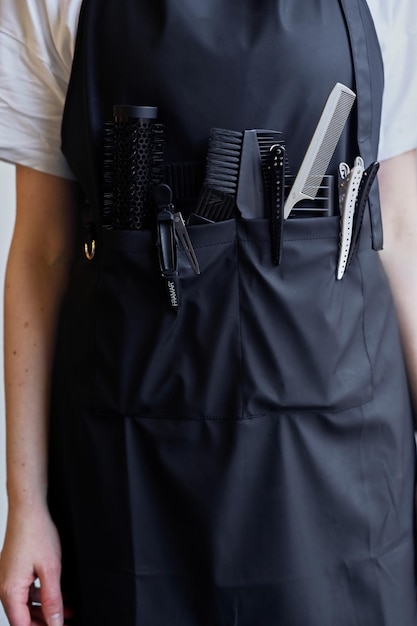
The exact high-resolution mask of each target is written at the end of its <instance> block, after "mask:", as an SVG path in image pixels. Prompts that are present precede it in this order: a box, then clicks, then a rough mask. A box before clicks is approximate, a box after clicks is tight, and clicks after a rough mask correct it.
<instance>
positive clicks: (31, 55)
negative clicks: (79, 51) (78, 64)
mask: <svg viewBox="0 0 417 626" xmlns="http://www.w3.org/2000/svg"><path fill="white" fill-rule="evenodd" d="M78 10H79V6H78V5H77V3H74V2H73V1H71V0H60V2H56V1H54V2H52V0H44V1H43V2H42V1H39V0H26V1H25V2H22V3H20V2H19V3H17V2H15V0H1V2H0V159H3V160H6V161H9V162H12V163H19V164H21V165H25V166H27V167H31V168H34V169H37V170H39V171H42V172H46V173H48V174H54V175H56V176H62V177H65V178H73V175H72V173H71V171H70V169H69V166H68V164H67V162H66V160H65V157H64V156H63V154H62V152H61V121H62V113H63V108H64V103H65V96H66V91H67V86H68V81H69V76H70V72H71V63H72V55H73V46H74V34H75V28H76V23H77V19H78Z"/></svg>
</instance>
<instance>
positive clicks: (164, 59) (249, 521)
mask: <svg viewBox="0 0 417 626" xmlns="http://www.w3.org/2000/svg"><path fill="white" fill-rule="evenodd" d="M347 25H349V30H348V29H347ZM365 41H366V42H367V44H366V45H367V54H363V45H364V42H365ZM318 42H319V44H320V45H319V44H318ZM375 42H376V40H375V35H374V32H373V28H372V24H371V23H370V21H369V14H368V12H367V9H366V6H364V5H363V3H362V2H361V0H358V2H350V3H349V5H347V3H346V4H345V3H341V4H338V3H331V2H328V1H327V0H326V1H325V0H316V1H315V2H311V3H308V4H307V5H306V3H305V2H304V0H300V1H299V2H272V1H270V2H266V3H263V4H262V6H261V5H260V4H259V2H258V3H255V2H254V1H249V0H247V1H246V2H239V3H238V2H228V3H227V4H226V3H221V2H218V1H217V0H212V1H211V2H199V1H197V0H193V1H192V2H191V0H189V1H181V2H177V1H176V2H173V1H172V2H171V1H168V0H165V1H164V2H162V1H157V2H155V1H153V2H150V1H149V2H147V1H141V2H136V1H135V2H134V1H133V0H118V2H117V3H115V2H113V1H110V0H87V1H85V2H84V5H83V11H82V16H81V22H80V31H79V38H78V42H77V51H76V60H75V64H74V69H73V75H72V82H71V87H70V92H69V97H68V101H67V107H66V116H65V121H64V128H63V136H64V148H65V152H66V154H67V157H68V159H69V161H70V163H71V165H72V167H73V169H74V171H75V172H76V173H77V175H78V176H79V179H80V181H81V182H82V184H83V187H84V191H85V193H86V196H87V198H88V200H89V204H90V207H91V209H90V215H93V216H96V217H98V214H99V213H100V209H101V201H100V197H101V195H100V194H101V168H102V128H103V122H104V120H105V119H106V117H108V116H109V114H110V111H111V105H112V104H113V103H114V102H121V101H125V102H126V103H135V104H152V105H157V106H158V107H159V110H160V117H161V119H162V121H164V122H165V123H166V124H167V128H168V147H169V156H170V158H172V159H184V158H187V159H194V158H196V157H198V156H200V155H201V154H202V153H203V151H204V148H205V141H206V138H207V135H208V130H209V128H210V126H222V125H223V126H225V127H231V128H238V129H239V128H245V127H252V126H255V127H264V128H265V127H268V126H271V127H273V128H281V129H282V130H283V131H284V133H285V137H286V140H287V145H288V152H289V156H290V161H291V164H292V165H293V167H296V166H297V165H298V163H299V161H300V159H301V156H302V154H303V152H304V150H305V148H306V145H307V143H308V140H309V138H310V135H311V132H312V130H313V128H314V126H315V123H316V122H317V119H318V116H319V113H320V111H321V108H322V106H323V102H324V100H325V98H326V96H327V93H328V92H329V91H330V88H331V87H332V86H333V84H334V82H336V81H337V80H339V81H341V82H345V83H347V84H349V85H351V86H354V87H355V89H356V90H357V91H358V94H359V95H360V98H358V100H359V102H358V109H357V110H356V113H354V114H353V115H352V121H351V123H350V125H349V126H348V129H347V130H348V132H347V133H346V134H345V135H344V137H343V139H342V142H341V144H340V146H339V147H338V150H337V154H336V157H335V160H334V163H337V161H338V160H347V161H349V162H351V161H352V160H353V157H354V156H356V153H357V151H358V146H360V147H361V153H362V154H363V155H364V158H366V160H367V161H370V160H371V159H372V158H375V151H376V145H377V127H378V115H379V108H380V98H381V90H382V83H381V80H380V78H381V74H380V71H381V67H380V58H379V55H378V53H377V47H376V43H375ZM351 51H352V53H353V56H352V54H351ZM371 76H372V77H373V80H372V81H371V82H370V80H369V79H370V77H371ZM331 168H333V172H334V164H333V165H332V166H331ZM84 217H85V219H88V217H89V213H88V212H86V213H85V214H84ZM371 219H372V220H373V227H371ZM379 228H380V224H379V222H378V205H377V204H375V205H374V208H373V212H371V213H370V214H369V215H367V216H366V218H365V223H364V227H363V233H362V239H361V243H360V249H359V252H358V254H357V255H356V256H355V258H354V259H353V262H352V265H351V266H350V267H349V270H348V272H347V273H346V275H345V277H344V278H343V280H342V281H336V279H335V274H336V261H337V250H338V237H339V221H338V218H337V217H332V218H321V219H309V220H308V219H302V220H291V221H288V222H287V223H286V224H285V229H284V235H285V236H284V247H283V262H282V265H281V266H279V267H276V266H272V264H271V261H270V248H269V233H268V224H267V221H266V220H256V221H255V220H254V221H244V220H238V221H236V220H230V221H227V222H224V223H218V224H214V225H208V226H195V227H191V228H190V229H189V230H190V236H191V238H192V240H193V244H194V247H195V249H196V253H197V255H198V259H199V262H200V265H201V275H200V276H197V275H195V274H193V272H192V270H191V269H190V267H189V266H188V264H187V261H186V259H185V258H184V256H183V254H182V253H181V254H180V280H181V291H182V305H181V309H180V311H179V312H178V313H177V314H175V313H173V312H172V311H171V310H170V309H169V308H168V306H167V297H166V293H165V290H164V285H163V282H162V281H161V278H160V276H159V269H158V263H157V255H156V250H155V241H154V238H153V235H152V233H149V232H127V231H119V232H118V231H105V230H104V231H102V232H100V231H99V230H98V231H97V234H98V241H97V246H98V248H97V256H96V258H95V259H94V260H93V261H92V262H89V261H87V260H86V259H85V258H82V257H81V256H80V258H79V259H78V261H77V263H76V265H75V267H74V272H73V276H72V280H71V283H70V286H69V290H68V295H67V299H66V302H65V306H64V310H63V316H62V321H61V327H60V332H59V341H58V351H57V358H56V368H55V381H54V388H53V405H52V419H51V444H52V445H51V472H50V474H51V489H50V502H51V509H52V511H53V514H54V517H55V519H56V521H57V524H58V527H59V529H60V533H61V538H62V543H63V555H64V587H65V589H66V590H67V591H68V592H69V593H70V595H71V597H72V599H73V601H74V602H75V603H76V606H77V613H78V617H79V623H80V624H82V625H83V626H84V625H87V624H88V626H91V625H93V626H95V625H97V626H99V625H100V626H114V624H123V626H168V625H169V626H173V625H175V626H253V625H254V624H262V626H277V625H278V624H279V626H299V625H303V626H334V624H338V625H340V626H381V625H383V626H398V624H401V625H402V626H412V625H414V624H415V623H416V615H415V593H414V545H413V487H414V442H413V432H412V419H411V409H410V403H409V397H408V390H407V384H406V377H405V372H404V367H403V362H402V355H401V351H400V346H399V338H398V331H397V325H396V319H395V314H394V310H393V305H392V301H391V297H390V293H389V290H388V287H387V283H386V279H385V276H384V273H383V271H382V268H381V265H380V262H379V258H378V255H377V253H376V252H375V251H374V250H373V249H372V245H375V243H378V239H379V237H380V232H379Z"/></svg>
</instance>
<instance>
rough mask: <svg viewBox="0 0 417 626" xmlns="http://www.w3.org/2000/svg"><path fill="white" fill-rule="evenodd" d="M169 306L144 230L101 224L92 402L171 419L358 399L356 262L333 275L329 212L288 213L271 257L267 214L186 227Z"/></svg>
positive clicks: (334, 244)
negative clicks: (175, 305) (174, 298)
mask: <svg viewBox="0 0 417 626" xmlns="http://www.w3.org/2000/svg"><path fill="white" fill-rule="evenodd" d="M189 233H190V237H191V239H192V241H193V245H194V248H195V251H196V254H197V257H198V260H199V264H200V268H201V274H200V275H196V274H195V273H194V272H193V270H192V268H191V267H190V265H189V263H188V261H187V259H186V257H185V254H184V253H183V252H182V251H181V250H180V254H179V257H180V258H179V273H180V286H181V287H180V288H181V307H180V309H179V311H178V312H175V311H173V310H172V309H170V306H169V300H168V294H167V292H166V289H165V285H164V281H163V279H162V278H161V276H160V271H159V266H158V259H157V252H156V247H155V242H154V239H153V237H152V235H151V234H150V233H149V232H143V231H105V232H104V233H103V250H102V257H101V277H100V281H99V289H98V323H97V357H96V364H97V371H96V407H97V408H98V409H99V410H100V411H101V412H117V413H119V414H123V415H129V414H130V415H142V416H146V417H155V418H158V417H161V418H166V417H171V418H180V419H184V418H187V419H193V418H194V419H201V418H212V419H215V418H231V419H236V418H246V417H252V416H257V415H263V414H268V413H277V412H280V411H286V410H288V409H294V408H295V409H297V410H303V409H308V410H311V409H326V410H341V409H346V408H349V407H351V406H356V405H360V404H363V403H365V402H367V401H369V400H370V399H371V397H372V371H371V365H370V362H369V358H368V354H367V351H366V347H365V341H364V336H363V306H364V305H363V296H362V277H361V272H360V269H359V267H358V265H357V263H356V261H355V262H354V263H352V265H351V266H350V268H349V271H348V272H346V274H345V277H344V278H343V280H341V281H337V280H336V278H335V274H336V261H337V249H338V219H337V218H320V219H302V220H289V221H287V222H286V224H285V240H284V252H283V262H282V264H281V265H280V266H278V267H277V266H274V265H272V263H271V260H270V242H269V230H268V222H267V220H250V221H244V220H238V221H236V220H230V221H226V222H220V223H217V224H213V225H204V226H194V227H190V228H189Z"/></svg>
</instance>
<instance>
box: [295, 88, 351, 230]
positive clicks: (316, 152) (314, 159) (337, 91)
mask: <svg viewBox="0 0 417 626" xmlns="http://www.w3.org/2000/svg"><path fill="white" fill-rule="evenodd" d="M355 98H356V94H355V93H354V92H353V91H351V90H350V89H349V88H348V87H346V86H345V85H342V83H336V85H335V86H334V87H333V89H332V91H331V92H330V95H329V97H328V99H327V102H326V104H325V106H324V109H323V112H322V114H321V116H320V119H319V122H318V124H317V128H316V130H315V131H314V135H313V137H312V138H311V141H310V144H309V146H308V148H307V152H306V153H305V156H304V159H303V162H302V163H301V167H300V169H299V170H298V174H297V176H296V178H295V180H294V183H293V186H292V188H291V191H290V193H289V195H288V198H287V200H286V202H285V206H284V217H285V218H287V217H288V216H289V214H290V213H291V210H292V208H293V206H294V205H295V204H297V202H299V201H300V200H314V198H315V197H316V195H317V192H318V190H319V187H320V185H321V183H322V180H323V177H324V175H325V174H326V170H327V168H328V166H329V163H330V159H331V158H332V156H333V153H334V151H335V149H336V146H337V143H338V141H339V139H340V135H341V134H342V132H343V129H344V127H345V124H346V121H347V119H348V117H349V113H350V111H351V109H352V106H353V103H354V102H355Z"/></svg>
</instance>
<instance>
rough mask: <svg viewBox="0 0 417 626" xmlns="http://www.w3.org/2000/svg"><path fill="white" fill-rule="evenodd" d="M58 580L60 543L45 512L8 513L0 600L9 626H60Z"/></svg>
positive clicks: (60, 611) (0, 570)
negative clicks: (36, 583) (37, 582)
mask: <svg viewBox="0 0 417 626" xmlns="http://www.w3.org/2000/svg"><path fill="white" fill-rule="evenodd" d="M60 576H61V548H60V542H59V537H58V533H57V530H56V528H55V525H54V524H53V522H52V520H51V518H50V516H49V513H48V511H47V510H46V509H44V508H42V507H40V508H38V509H36V510H30V511H29V512H28V511H27V510H19V511H17V512H12V511H10V512H9V518H8V523H7V530H6V537H5V541H4V546H3V551H2V553H1V558H0V599H1V601H2V603H3V606H4V610H5V612H6V615H7V618H8V620H9V622H10V625H11V626H41V625H42V626H44V625H47V626H63V623H64V611H63V602H62V596H61V590H60ZM37 579H39V582H40V588H39V587H37V586H35V581H36V580H37Z"/></svg>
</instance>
